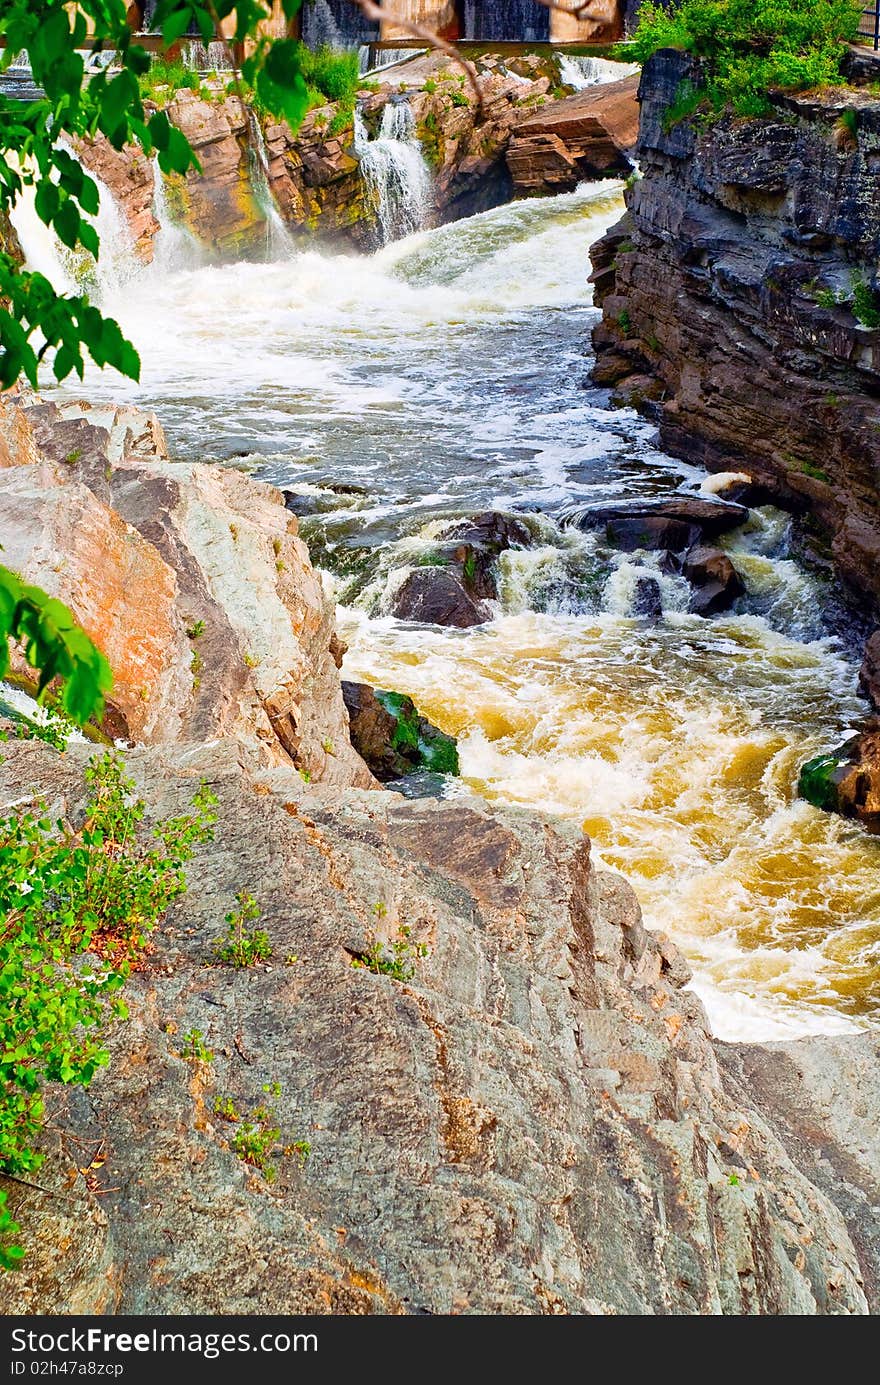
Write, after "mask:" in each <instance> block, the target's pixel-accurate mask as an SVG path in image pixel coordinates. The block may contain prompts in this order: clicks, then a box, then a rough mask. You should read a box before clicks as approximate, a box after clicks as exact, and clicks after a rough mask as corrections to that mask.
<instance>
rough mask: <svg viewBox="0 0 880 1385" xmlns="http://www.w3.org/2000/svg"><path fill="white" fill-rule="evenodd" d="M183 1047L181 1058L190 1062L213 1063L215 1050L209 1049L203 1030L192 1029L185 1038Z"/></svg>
mask: <svg viewBox="0 0 880 1385" xmlns="http://www.w3.org/2000/svg"><path fill="white" fill-rule="evenodd" d="M182 1043H183V1047H182V1048H181V1050H180V1054H179V1057H181V1058H185V1059H186V1060H187V1061H188V1062H195V1063H210V1062H212V1061H213V1058H214V1053H213V1050H212V1049H210V1048H208V1046H207V1044H206V1043H205V1036H204V1034H203V1033H202V1031H201V1029H191V1030H190V1031H189V1033H188V1034H184V1036H183V1040H182Z"/></svg>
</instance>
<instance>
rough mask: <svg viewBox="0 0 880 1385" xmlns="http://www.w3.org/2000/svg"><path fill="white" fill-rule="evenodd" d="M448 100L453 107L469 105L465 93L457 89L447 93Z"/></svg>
mask: <svg viewBox="0 0 880 1385" xmlns="http://www.w3.org/2000/svg"><path fill="white" fill-rule="evenodd" d="M449 99H450V101H451V102H452V104H453V106H469V105H470V104H471V103H470V101H469V100H468V99H467V96H466V95H465V93H464V92H463V91H461V90H460V89H458V88H456V89H455V90H454V91H451V92H450V93H449Z"/></svg>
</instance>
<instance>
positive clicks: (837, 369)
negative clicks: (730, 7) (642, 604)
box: [593, 51, 880, 604]
mask: <svg viewBox="0 0 880 1385" xmlns="http://www.w3.org/2000/svg"><path fill="white" fill-rule="evenodd" d="M698 78H699V74H698V72H695V71H694V69H693V67H692V63H691V60H690V59H689V58H688V57H687V56H686V55H684V54H680V53H676V52H671V51H667V52H662V53H659V54H657V55H656V56H655V57H654V58H653V59H652V60H651V62H650V63H648V64H647V65H646V67H645V69H644V71H643V74H642V81H641V86H640V90H639V96H640V100H641V124H640V133H639V144H638V159H639V162H640V165H641V172H642V175H643V176H642V177H641V179H640V180H638V181H636V182H634V183H633V185H632V186H631V187H630V189H629V191H628V193H627V212H626V215H625V217H624V219H623V221H621V222H620V223H619V224H618V225H617V226H616V227H614V229H613V230H612V231H611V232H609V234H608V235H607V236H606V237H605V238H604V239H603V240H602V241H600V242H599V243H598V244H597V245H596V246H595V247H594V250H593V264H594V275H593V278H594V282H595V285H596V301H597V303H599V304H600V305H601V307H602V314H603V316H602V321H601V322H600V323H599V325H598V326H597V327H596V329H595V333H594V343H595V347H596V352H597V363H596V368H595V378H596V379H597V380H598V381H600V382H601V383H606V384H610V385H614V386H615V387H616V390H617V392H618V395H619V396H620V397H621V398H623V399H626V400H630V401H632V402H633V403H635V404H636V405H637V406H638V407H640V408H642V409H643V410H644V411H645V412H647V413H649V414H650V415H651V416H652V417H656V419H657V420H658V422H659V425H660V437H661V441H662V444H663V446H664V447H666V448H667V449H668V450H670V451H672V452H674V453H677V454H678V455H681V456H684V457H687V458H688V459H690V460H693V461H696V462H698V463H701V464H703V465H705V466H707V467H708V468H709V469H710V470H714V471H718V470H725V471H726V470H733V471H743V470H744V471H746V472H748V473H750V474H751V475H752V476H753V477H754V478H755V479H756V480H757V481H758V482H759V483H760V485H761V486H762V487H763V488H764V489H765V493H767V492H769V493H770V494H772V495H773V496H775V497H776V498H777V499H778V500H781V501H782V503H783V504H785V505H787V506H789V507H791V508H792V509H794V510H797V511H800V512H802V513H807V512H808V521H807V527H808V528H809V529H811V530H812V532H813V538H814V542H815V544H816V546H817V547H818V548H819V549H820V550H821V549H822V547H823V544H827V546H828V551H829V553H830V555H831V556H833V559H834V562H835V563H836V565H837V568H838V570H839V572H840V573H841V574H842V576H843V577H844V578H845V579H846V581H847V583H848V584H849V585H850V586H851V588H852V589H853V590H854V592H855V593H856V594H857V596H858V597H859V598H860V600H861V601H862V602H863V603H865V604H868V603H875V604H876V603H877V601H878V599H880V330H878V328H880V307H878V303H880V300H878V299H877V297H876V294H875V290H874V284H875V275H876V271H877V262H878V256H880V199H878V197H877V191H876V169H877V161H878V159H880V101H878V99H877V96H876V93H875V92H874V91H873V90H871V89H868V88H867V87H865V88H859V89H856V88H854V87H849V88H835V89H832V90H829V91H826V92H822V93H808V94H804V95H794V96H783V95H776V96H774V97H773V98H772V100H773V112H772V114H771V115H770V116H768V117H762V118H760V119H750V120H745V119H735V118H733V117H732V116H729V115H726V116H722V117H720V118H717V119H714V120H706V119H700V118H694V119H690V120H685V121H679V122H676V123H671V124H670V121H669V115H668V113H669V111H670V108H671V107H672V105H673V102H674V101H675V99H676V96H677V94H678V93H679V92H680V91H681V88H682V84H683V83H684V82H686V81H693V80H698Z"/></svg>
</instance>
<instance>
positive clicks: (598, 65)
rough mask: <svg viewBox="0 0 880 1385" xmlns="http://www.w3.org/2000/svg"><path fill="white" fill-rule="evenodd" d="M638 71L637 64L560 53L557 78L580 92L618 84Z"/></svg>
mask: <svg viewBox="0 0 880 1385" xmlns="http://www.w3.org/2000/svg"><path fill="white" fill-rule="evenodd" d="M638 71H639V65H638V63H618V62H612V61H611V60H610V59H608V58H591V57H589V56H580V57H579V56H578V55H576V54H573V53H560V55H559V77H560V80H561V81H562V82H563V83H564V85H565V86H567V87H574V89H575V91H582V90H583V89H584V88H585V87H596V86H599V85H601V83H603V82H620V81H622V79H623V78H624V77H632V76H633V75H634V74H635V73H636V72H638Z"/></svg>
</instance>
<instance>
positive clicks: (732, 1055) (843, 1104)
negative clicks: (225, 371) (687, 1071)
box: [716, 1034, 880, 1313]
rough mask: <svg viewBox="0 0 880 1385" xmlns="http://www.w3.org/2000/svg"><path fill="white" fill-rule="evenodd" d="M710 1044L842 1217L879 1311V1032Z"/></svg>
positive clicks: (870, 1299) (874, 1308)
mask: <svg viewBox="0 0 880 1385" xmlns="http://www.w3.org/2000/svg"><path fill="white" fill-rule="evenodd" d="M716 1051H717V1053H718V1057H719V1059H720V1061H721V1066H722V1069H723V1071H724V1072H725V1073H726V1074H727V1075H728V1076H729V1077H730V1078H731V1079H732V1080H733V1081H734V1082H735V1083H736V1087H737V1089H738V1090H739V1092H740V1093H746V1092H747V1093H748V1099H749V1101H750V1102H751V1103H752V1104H753V1105H755V1106H757V1108H758V1110H759V1111H760V1112H761V1114H762V1116H763V1117H764V1119H765V1120H766V1121H767V1122H768V1124H769V1125H770V1126H771V1127H772V1128H773V1129H774V1130H775V1131H776V1132H777V1134H778V1135H779V1137H780V1139H782V1140H783V1142H784V1143H785V1146H786V1148H787V1149H788V1150H789V1151H790V1153H791V1154H792V1157H793V1158H794V1159H795V1160H796V1161H797V1164H798V1167H799V1168H801V1169H802V1170H803V1171H804V1172H805V1173H806V1174H807V1175H808V1176H809V1177H810V1178H811V1179H812V1180H813V1182H814V1183H815V1184H816V1185H817V1187H819V1188H821V1189H822V1191H823V1192H824V1193H825V1196H826V1197H827V1198H828V1199H829V1200H830V1201H831V1202H833V1203H834V1205H835V1206H836V1207H837V1208H838V1209H839V1211H840V1212H841V1214H842V1215H843V1217H844V1218H845V1220H846V1223H847V1226H848V1227H849V1232H850V1235H851V1236H852V1239H853V1243H854V1244H855V1246H856V1249H857V1251H858V1256H859V1262H860V1264H861V1267H862V1277H863V1282H864V1288H865V1294H866V1296H867V1299H868V1306H869V1309H870V1311H871V1312H872V1313H880V1141H878V1139H877V1112H878V1110H880V1039H878V1038H877V1036H876V1034H842V1035H835V1036H834V1037H829V1036H826V1035H821V1036H820V1035H817V1036H816V1037H815V1038H810V1039H800V1040H798V1042H797V1043H776V1044H718V1045H717V1046H716Z"/></svg>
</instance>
